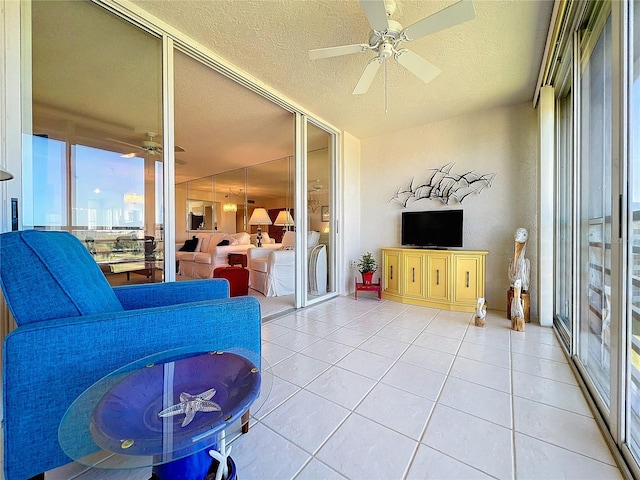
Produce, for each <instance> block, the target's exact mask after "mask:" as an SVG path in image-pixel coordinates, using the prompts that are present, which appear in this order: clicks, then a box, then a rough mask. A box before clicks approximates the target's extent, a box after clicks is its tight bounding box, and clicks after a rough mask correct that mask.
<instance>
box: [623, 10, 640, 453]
mask: <svg viewBox="0 0 640 480" xmlns="http://www.w3.org/2000/svg"><path fill="white" fill-rule="evenodd" d="M631 8H632V16H631V18H632V21H631V28H630V32H631V41H632V46H631V52H630V53H631V55H630V57H631V58H632V62H633V63H632V65H630V66H629V69H630V73H631V82H632V83H631V93H630V99H629V103H630V105H629V114H630V124H629V168H628V178H629V179H630V181H629V182H628V185H629V192H628V198H629V204H628V207H627V208H628V209H627V218H628V229H627V231H628V235H629V239H628V250H627V252H628V263H627V271H626V275H627V279H628V282H627V285H628V291H627V305H626V318H627V319H628V321H629V323H630V325H629V328H628V329H627V332H628V336H627V341H628V343H629V344H628V345H627V348H628V352H629V355H628V357H627V358H628V365H627V371H628V372H629V374H628V376H627V379H628V385H627V392H628V405H629V407H630V408H629V409H628V411H627V426H628V429H629V435H628V438H629V441H628V444H629V448H630V449H631V451H632V452H633V453H634V455H635V456H636V458H640V141H639V140H638V139H640V2H638V1H637V0H636V1H634V2H633V3H632V4H631Z"/></svg>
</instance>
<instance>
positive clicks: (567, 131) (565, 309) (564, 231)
mask: <svg viewBox="0 0 640 480" xmlns="http://www.w3.org/2000/svg"><path fill="white" fill-rule="evenodd" d="M572 108H573V94H572V92H571V90H569V91H568V92H567V94H566V95H563V96H562V97H561V98H560V99H559V100H558V116H557V142H556V145H557V152H558V154H557V165H556V182H557V183H556V192H557V193H556V227H555V241H556V250H555V255H556V258H555V273H556V296H555V312H554V313H555V319H556V321H557V322H559V328H560V330H561V331H564V333H565V335H564V338H565V339H567V340H568V339H570V338H571V318H572V315H571V311H572V303H573V300H572V293H571V291H572V286H573V275H572V265H573V255H572V241H573V235H572V228H573V214H572V206H573V192H572V186H573V180H572V165H573V157H572V152H573V148H572V141H573V139H572V132H573V128H572V122H573V115H572Z"/></svg>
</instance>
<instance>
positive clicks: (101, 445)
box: [58, 346, 273, 469]
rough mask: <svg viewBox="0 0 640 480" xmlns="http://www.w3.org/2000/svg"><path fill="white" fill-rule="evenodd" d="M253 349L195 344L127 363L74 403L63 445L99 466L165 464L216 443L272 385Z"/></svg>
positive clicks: (72, 454)
mask: <svg viewBox="0 0 640 480" xmlns="http://www.w3.org/2000/svg"><path fill="white" fill-rule="evenodd" d="M256 356H257V355H256V354H255V353H253V352H245V351H242V350H227V351H224V352H219V351H212V350H209V349H207V348H205V347H202V346H198V347H191V348H184V349H176V350H169V351H165V352H162V353H159V354H156V355H152V356H149V357H145V358H142V359H140V360H138V361H135V362H133V363H130V364H128V365H126V366H124V367H122V368H120V369H118V370H116V371H114V372H113V373H111V374H109V375H107V376H106V377H104V378H102V379H101V380H99V381H98V382H96V383H95V384H93V385H92V386H91V387H89V388H88V389H87V390H85V391H84V392H83V393H82V394H81V395H80V396H79V397H78V398H77V399H76V400H75V401H74V402H73V403H72V404H71V406H70V407H69V408H68V410H67V412H66V413H65V415H64V417H63V418H62V421H61V422H60V428H59V430H58V440H59V442H60V446H61V447H62V450H63V451H64V452H65V454H67V455H68V456H69V457H70V458H72V459H73V460H75V461H76V462H78V463H80V464H82V465H87V466H91V467H96V468H101V469H132V468H141V467H147V466H156V465H162V464H165V463H167V462H174V461H176V460H179V459H182V458H186V457H189V456H191V455H194V454H195V453H197V452H202V451H203V450H206V449H209V448H212V446H215V445H216V444H217V443H218V442H219V441H220V438H221V435H224V433H223V432H224V430H225V429H227V428H228V427H229V426H230V425H232V424H233V423H235V422H236V421H238V420H239V419H240V418H241V417H242V415H243V414H245V412H248V410H249V408H251V411H252V413H254V414H255V413H256V412H257V411H258V410H259V409H260V407H262V405H263V404H264V402H265V401H266V399H267V397H268V395H269V392H270V391H271V385H272V382H273V380H272V375H271V373H270V370H269V368H268V365H267V364H266V361H265V360H264V359H261V360H260V362H259V363H261V364H262V372H261V370H260V368H259V366H257V365H255V364H254V363H253V362H252V361H251V360H250V358H255V357H256ZM236 438H237V437H236ZM232 440H233V439H231V441H232ZM227 442H228V441H227Z"/></svg>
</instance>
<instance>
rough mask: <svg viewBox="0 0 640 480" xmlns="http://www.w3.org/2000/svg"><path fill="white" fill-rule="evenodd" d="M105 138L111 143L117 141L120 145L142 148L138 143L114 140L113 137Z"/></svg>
mask: <svg viewBox="0 0 640 480" xmlns="http://www.w3.org/2000/svg"><path fill="white" fill-rule="evenodd" d="M105 140H109V141H110V142H113V143H119V144H121V145H126V146H127V147H133V148H137V149H138V150H142V147H141V146H140V145H135V144H133V143H127V142H123V141H122V140H116V139H115V138H105Z"/></svg>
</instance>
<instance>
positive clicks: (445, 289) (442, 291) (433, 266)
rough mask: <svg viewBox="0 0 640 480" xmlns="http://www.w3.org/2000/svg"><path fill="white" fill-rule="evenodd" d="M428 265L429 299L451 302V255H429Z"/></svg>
mask: <svg viewBox="0 0 640 480" xmlns="http://www.w3.org/2000/svg"><path fill="white" fill-rule="evenodd" d="M427 265H428V266H427V272H428V273H427V275H428V277H427V297H428V298H429V300H445V301H449V299H450V298H449V255H437V254H429V256H428V259H427Z"/></svg>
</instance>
